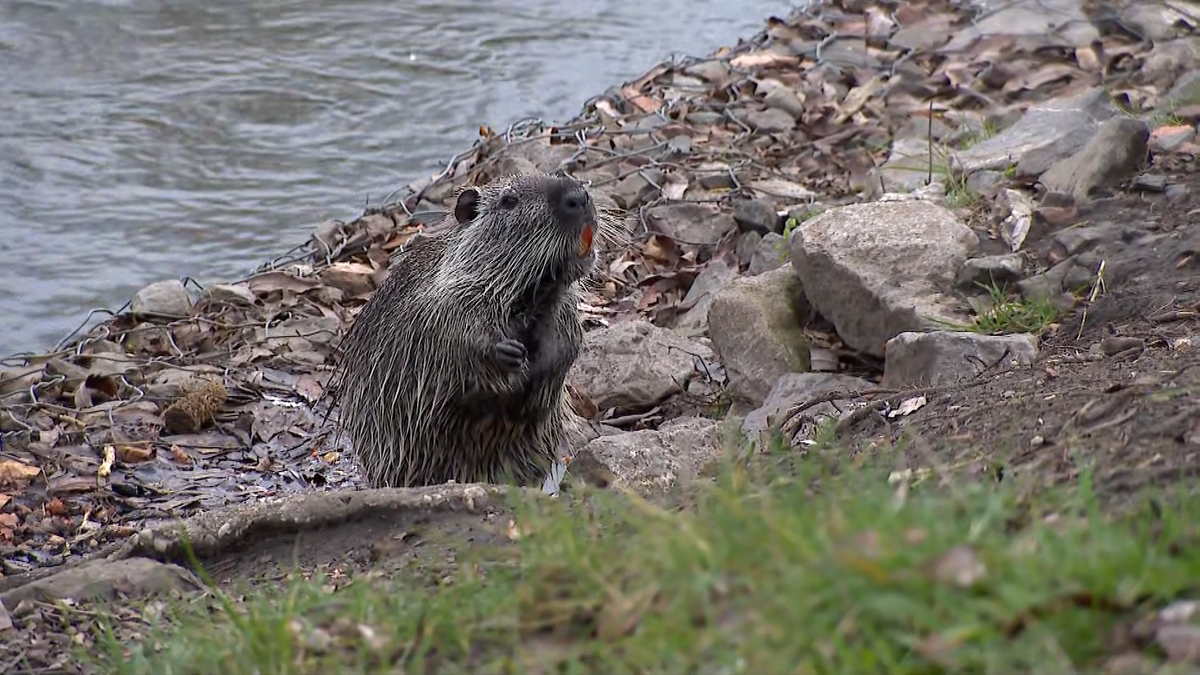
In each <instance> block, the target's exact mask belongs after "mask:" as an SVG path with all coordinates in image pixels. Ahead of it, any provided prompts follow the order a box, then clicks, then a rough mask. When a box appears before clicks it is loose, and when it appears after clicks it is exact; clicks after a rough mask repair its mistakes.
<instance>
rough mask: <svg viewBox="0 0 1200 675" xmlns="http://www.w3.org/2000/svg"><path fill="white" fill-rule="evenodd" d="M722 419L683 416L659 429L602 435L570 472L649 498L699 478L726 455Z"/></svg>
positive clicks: (583, 451) (577, 457)
mask: <svg viewBox="0 0 1200 675" xmlns="http://www.w3.org/2000/svg"><path fill="white" fill-rule="evenodd" d="M719 429H720V424H719V423H718V422H717V421H716V420H711V419H707V418H704V417H682V418H678V419H674V420H671V421H669V422H667V423H665V424H662V425H661V426H659V427H658V429H655V430H648V429H647V430H642V431H629V432H623V433H618V434H612V435H608V436H600V437H598V438H596V439H594V440H592V441H591V442H589V443H588V444H587V445H586V446H584V447H583V448H582V449H581V450H580V451H579V452H578V453H576V455H575V457H573V458H572V459H571V470H570V474H569V475H576V476H582V477H583V478H584V480H586V481H587V482H589V483H593V484H599V485H600V486H601V487H608V486H610V485H613V486H614V487H615V486H616V485H620V486H623V487H627V488H629V489H631V490H633V491H634V492H636V493H637V494H639V495H642V496H643V497H648V496H652V495H657V494H662V493H663V492H664V491H666V490H669V489H670V488H671V487H672V486H673V485H676V484H677V483H680V482H689V481H692V480H695V479H696V478H698V477H699V476H700V475H702V473H703V472H704V471H705V470H706V469H707V468H708V467H709V466H711V465H712V464H713V462H715V461H717V460H718V459H719V458H720V456H721V443H720V434H719Z"/></svg>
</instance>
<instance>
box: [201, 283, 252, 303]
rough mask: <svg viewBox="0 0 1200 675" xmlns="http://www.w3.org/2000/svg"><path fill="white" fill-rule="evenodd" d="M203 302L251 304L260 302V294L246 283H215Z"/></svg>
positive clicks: (202, 298) (203, 297) (203, 298)
mask: <svg viewBox="0 0 1200 675" xmlns="http://www.w3.org/2000/svg"><path fill="white" fill-rule="evenodd" d="M200 298H201V302H212V303H224V304H229V305H243V306H247V307H248V306H251V305H253V304H255V303H256V302H258V296H256V295H254V291H252V290H250V287H249V286H246V285H245V284H215V285H213V286H209V287H208V288H207V289H206V290H205V291H204V295H202V296H200Z"/></svg>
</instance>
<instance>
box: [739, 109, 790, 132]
mask: <svg viewBox="0 0 1200 675" xmlns="http://www.w3.org/2000/svg"><path fill="white" fill-rule="evenodd" d="M743 121H745V122H746V124H749V125H750V128H751V129H754V130H755V131H757V132H759V133H760V134H777V133H780V132H784V131H791V130H792V129H793V128H794V127H795V126H796V119H795V118H794V117H792V115H791V113H787V112H784V111H782V110H779V109H777V108H770V109H767V110H752V111H750V112H748V113H746V114H745V117H744V120H743Z"/></svg>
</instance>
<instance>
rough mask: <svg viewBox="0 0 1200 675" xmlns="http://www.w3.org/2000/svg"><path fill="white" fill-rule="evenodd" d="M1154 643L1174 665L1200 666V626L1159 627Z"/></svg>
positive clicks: (1169, 625) (1168, 625)
mask: <svg viewBox="0 0 1200 675" xmlns="http://www.w3.org/2000/svg"><path fill="white" fill-rule="evenodd" d="M1154 641H1155V642H1157V643H1158V646H1159V647H1162V650H1163V651H1164V652H1166V653H1167V660H1168V661H1170V662H1173V663H1190V664H1193V665H1200V626H1193V625H1189V624H1182V625H1178V624H1167V625H1165V626H1159V627H1158V630H1157V631H1156V632H1155V634H1154Z"/></svg>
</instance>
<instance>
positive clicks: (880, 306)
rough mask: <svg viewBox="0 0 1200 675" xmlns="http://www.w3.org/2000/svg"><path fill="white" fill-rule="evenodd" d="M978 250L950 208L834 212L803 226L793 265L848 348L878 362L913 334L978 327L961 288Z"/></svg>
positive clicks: (871, 207) (919, 204) (924, 205)
mask: <svg viewBox="0 0 1200 675" xmlns="http://www.w3.org/2000/svg"><path fill="white" fill-rule="evenodd" d="M978 244H979V238H978V236H977V235H976V234H975V233H974V232H973V231H972V230H971V229H970V228H968V227H967V226H966V225H963V224H962V223H961V222H959V220H958V218H957V217H956V216H955V215H954V214H953V213H952V212H950V211H949V210H948V209H946V208H944V207H942V206H939V205H937V204H933V203H931V202H926V201H919V200H914V201H894V202H874V203H869V204H855V205H851V206H843V207H839V208H834V209H829V210H828V211H826V212H824V213H822V214H821V215H819V216H817V217H815V218H813V219H811V220H808V221H806V222H804V223H803V224H801V225H800V227H798V228H797V229H796V230H795V231H793V232H792V237H791V241H790V247H791V254H792V266H793V268H794V270H795V272H796V274H797V275H798V276H799V277H800V281H801V283H802V284H803V286H804V293H805V295H806V296H807V297H808V299H809V301H810V302H811V303H812V305H813V308H814V309H816V311H817V312H819V313H820V314H821V315H822V316H823V317H825V318H826V319H828V320H829V321H831V322H832V323H833V325H834V327H835V328H836V329H837V333H838V336H839V337H841V339H842V341H843V342H845V343H846V344H847V345H849V346H850V347H852V348H854V349H858V350H860V351H863V352H866V353H868V354H873V355H876V356H883V354H884V345H885V344H886V343H887V341H888V340H890V339H892V338H893V337H895V336H896V335H898V334H900V333H903V332H905V331H920V330H935V329H937V328H939V327H942V326H943V325H944V324H943V323H939V321H941V322H950V323H967V322H968V321H969V320H970V308H969V306H968V305H967V303H966V302H965V301H964V300H963V299H961V298H959V297H958V296H956V295H954V294H953V288H954V281H955V275H956V274H957V272H958V270H959V268H961V267H962V264H963V263H964V262H965V261H966V260H967V258H968V257H969V256H970V255H971V253H972V252H973V251H974V250H975V249H976V248H977V247H978ZM710 320H711V318H710Z"/></svg>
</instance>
